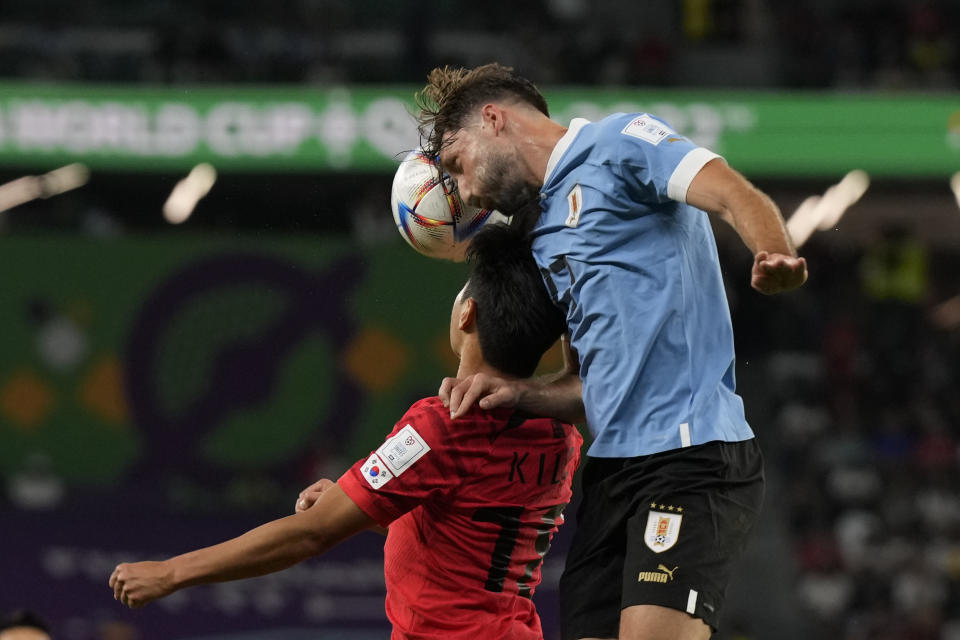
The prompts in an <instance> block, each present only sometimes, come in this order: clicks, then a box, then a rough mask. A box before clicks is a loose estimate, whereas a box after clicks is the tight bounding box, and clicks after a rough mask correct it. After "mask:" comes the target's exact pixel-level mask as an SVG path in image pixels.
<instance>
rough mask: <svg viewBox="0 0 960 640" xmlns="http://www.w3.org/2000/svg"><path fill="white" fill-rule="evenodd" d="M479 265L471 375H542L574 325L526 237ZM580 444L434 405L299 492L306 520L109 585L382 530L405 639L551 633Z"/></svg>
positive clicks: (463, 331)
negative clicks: (561, 541)
mask: <svg viewBox="0 0 960 640" xmlns="http://www.w3.org/2000/svg"><path fill="white" fill-rule="evenodd" d="M470 260H471V272H470V279H469V280H468V281H467V284H466V286H465V287H464V288H463V290H462V291H461V292H460V294H459V295H458V296H457V298H456V300H455V301H454V305H453V312H452V314H451V319H450V343H451V346H452V347H453V349H454V351H455V352H456V353H457V354H458V356H459V357H460V368H459V371H458V374H457V377H464V376H467V375H470V374H473V373H479V372H485V373H490V374H493V375H498V376H504V375H506V376H509V377H516V378H526V377H529V376H530V375H531V374H532V373H533V370H534V369H535V368H536V366H537V363H538V362H539V360H540V357H541V356H542V355H543V352H544V351H546V349H547V348H548V347H549V346H550V345H551V344H552V343H553V342H555V341H556V339H557V338H558V337H559V336H560V334H561V333H562V332H563V330H564V328H565V325H564V319H563V315H562V314H561V312H560V311H559V310H558V309H557V308H556V307H554V305H553V303H552V302H551V301H550V299H549V297H548V295H547V292H546V290H545V289H544V285H543V282H542V280H541V278H540V274H539V272H538V271H537V267H536V265H535V264H534V263H533V259H532V258H531V255H530V249H529V245H528V244H527V241H526V240H523V239H521V238H520V237H519V236H517V235H516V234H515V233H514V232H513V231H511V230H509V229H507V228H506V227H500V226H493V227H491V228H489V229H485V230H484V231H483V232H481V233H480V234H478V235H477V236H476V238H475V239H474V240H473V242H472V244H471V248H470ZM581 444H582V439H581V437H580V434H579V433H578V432H577V430H576V428H575V427H573V426H572V425H570V424H565V423H562V422H559V421H557V420H552V419H549V418H534V417H532V416H528V415H525V414H521V413H518V412H515V411H513V410H510V409H499V410H494V411H483V410H480V409H474V410H473V411H471V412H469V413H468V414H466V415H465V416H462V417H460V418H457V419H456V420H452V419H451V418H450V412H449V410H448V409H446V408H444V406H443V404H442V403H441V402H440V400H439V398H427V399H425V400H421V401H420V402H417V403H416V404H415V405H413V407H411V408H410V410H409V411H408V412H407V413H406V414H405V415H404V416H403V418H402V419H401V420H400V421H399V422H398V423H397V424H396V426H395V427H394V429H393V431H392V432H391V433H390V435H389V436H387V439H386V441H385V442H384V443H383V445H382V446H381V447H380V448H378V449H377V450H376V451H374V452H372V453H371V454H370V455H369V456H368V457H366V458H364V459H362V460H360V461H359V462H357V463H356V464H355V465H354V466H353V467H352V468H351V469H350V470H349V471H347V473H345V474H344V475H343V476H342V477H341V478H340V479H339V481H338V482H337V483H336V484H333V483H331V482H329V481H321V482H320V483H317V484H315V485H313V486H312V487H310V488H308V490H307V491H305V492H304V493H303V494H301V501H299V502H298V508H297V512H296V513H295V514H294V515H292V516H288V517H286V518H281V519H279V520H275V521H273V522H270V523H267V524H265V525H262V526H260V527H258V528H256V529H253V530H252V531H249V532H247V533H245V534H244V535H242V536H240V537H238V538H234V539H233V540H229V541H227V542H224V543H221V544H218V545H215V546H212V547H207V548H205V549H200V550H198V551H192V552H189V553H186V554H183V555H180V556H177V557H175V558H171V559H169V560H166V561H162V562H137V563H133V564H126V563H125V564H120V565H118V566H117V568H116V569H115V570H114V572H113V574H112V575H111V576H110V587H111V588H112V589H113V590H114V597H115V598H117V599H119V600H121V601H122V602H123V603H124V604H126V605H129V606H131V607H139V606H142V605H144V604H146V603H148V602H150V601H152V600H155V599H157V598H161V597H163V596H166V595H168V594H170V593H172V592H173V591H176V590H177V589H181V588H183V587H187V586H192V585H195V584H204V583H208V582H218V581H225V580H236V579H240V578H248V577H252V576H257V575H262V574H265V573H270V572H273V571H279V570H281V569H284V568H287V567H289V566H291V565H293V564H295V563H297V562H300V561H301V560H304V559H306V558H308V557H311V556H314V555H317V554H320V553H323V552H324V551H326V550H328V549H330V548H331V547H333V546H334V545H336V544H337V543H338V542H340V541H342V540H344V539H345V538H347V537H349V536H351V535H353V534H355V533H358V532H360V531H363V530H365V529H371V528H376V527H377V526H383V527H389V529H388V534H387V541H386V545H385V547H384V571H385V575H386V583H387V599H386V611H387V617H388V618H389V619H390V621H391V622H392V624H393V635H392V638H394V639H395V640H396V639H401V638H402V639H407V638H409V639H413V638H444V639H445V640H446V639H452V640H455V639H457V638H465V639H466V638H469V640H475V639H476V638H478V637H483V638H498V639H513V640H526V639H531V640H535V639H539V638H542V637H543V634H542V632H541V630H540V619H539V618H538V616H537V613H536V610H535V608H534V606H533V602H532V601H531V599H530V597H531V596H532V595H533V591H534V588H535V587H536V585H537V584H538V583H539V582H540V564H541V562H542V560H543V557H544V555H545V554H546V552H547V549H548V548H549V546H550V540H551V538H552V536H553V534H554V532H555V531H556V530H557V526H558V525H559V524H560V523H561V522H562V518H563V516H562V512H563V508H564V506H565V505H566V503H567V502H569V500H570V495H571V493H570V484H571V480H572V476H573V472H574V471H575V470H576V468H577V464H578V463H579V460H580V446H581ZM311 503H312V504H311Z"/></svg>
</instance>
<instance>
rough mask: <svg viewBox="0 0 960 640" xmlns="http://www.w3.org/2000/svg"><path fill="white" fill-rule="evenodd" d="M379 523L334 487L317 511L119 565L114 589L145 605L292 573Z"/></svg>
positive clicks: (133, 604) (128, 601) (122, 596)
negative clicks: (200, 588) (180, 593)
mask: <svg viewBox="0 0 960 640" xmlns="http://www.w3.org/2000/svg"><path fill="white" fill-rule="evenodd" d="M375 525H376V522H375V521H374V520H373V519H372V518H371V517H370V516H368V515H367V514H366V513H364V512H363V511H362V510H361V509H360V507H358V506H357V505H356V503H354V502H353V500H351V499H350V497H349V496H348V495H347V494H346V493H344V491H343V489H341V488H340V487H339V486H337V485H334V486H332V487H330V488H329V489H328V490H327V491H324V492H323V495H321V496H320V497H319V498H318V499H317V501H316V503H315V504H314V505H313V507H312V508H310V509H308V510H306V511H303V512H300V513H296V514H294V515H292V516H287V517H286V518H280V519H279V520H274V521H273V522H268V523H267V524H265V525H261V526H259V527H257V528H256V529H253V530H251V531H248V532H247V533H245V534H243V535H242V536H240V537H238V538H234V539H232V540H228V541H227V542H222V543H220V544H218V545H214V546H212V547H206V548H204V549H198V550H197V551H191V552H189V553H185V554H183V555H180V556H176V557H174V558H170V559H169V560H165V561H162V562H136V563H131V564H128V563H124V564H120V565H117V568H116V569H115V570H114V572H113V574H112V575H111V576H110V587H111V588H112V589H113V593H114V597H115V598H116V599H118V600H120V601H121V602H123V604H125V605H128V606H130V607H141V606H143V605H145V604H147V603H148V602H151V601H153V600H156V599H158V598H162V597H164V596H166V595H169V594H171V593H173V592H174V591H176V590H178V589H182V588H184V587H190V586H193V585H197V584H206V583H209V582H224V581H227V580H239V579H241V578H252V577H254V576H260V575H264V574H266V573H273V572H275V571H280V570H281V569H286V568H287V567H290V566H293V565H294V564H296V563H298V562H300V561H302V560H306V559H307V558H309V557H311V556H315V555H319V554H321V553H324V552H326V551H327V550H329V549H330V548H332V547H333V546H335V545H336V544H338V543H340V542H341V541H343V540H345V539H346V538H348V537H350V536H352V535H354V534H356V533H359V532H360V531H363V530H364V529H368V528H370V527H373V526H375Z"/></svg>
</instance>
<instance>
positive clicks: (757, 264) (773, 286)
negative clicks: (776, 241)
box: [750, 251, 807, 295]
mask: <svg viewBox="0 0 960 640" xmlns="http://www.w3.org/2000/svg"><path fill="white" fill-rule="evenodd" d="M806 281H807V261H806V260H804V259H803V258H794V257H793V256H788V255H784V254H782V253H767V252H766V251H761V252H760V253H758V254H757V255H756V257H755V258H754V260H753V273H752V274H751V279H750V286H752V287H753V288H754V289H756V290H757V291H759V292H760V293H763V294H766V295H772V294H774V293H781V292H783V291H790V290H792V289H796V288H797V287H799V286H800V285H802V284H803V283H804V282H806Z"/></svg>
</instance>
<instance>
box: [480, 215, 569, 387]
mask: <svg viewBox="0 0 960 640" xmlns="http://www.w3.org/2000/svg"><path fill="white" fill-rule="evenodd" d="M467 261H468V262H469V264H470V279H469V281H468V282H467V286H466V289H465V290H464V297H465V298H473V300H474V303H475V304H476V322H477V332H478V336H479V340H480V351H481V352H482V353H483V359H484V360H485V361H486V362H487V363H488V364H490V365H492V366H494V367H496V368H497V369H498V370H500V371H502V372H503V373H506V374H509V375H512V376H517V377H520V378H526V377H529V376H531V375H533V372H534V371H535V370H536V368H537V364H538V363H539V362H540V357H541V356H543V353H544V352H545V351H546V350H547V349H549V348H550V346H551V345H552V344H553V343H555V342H556V341H557V339H558V338H559V337H560V335H561V334H562V333H563V332H564V331H566V329H567V325H566V320H565V318H564V314H563V312H562V311H561V310H560V308H559V307H557V306H556V305H555V304H554V303H553V301H552V300H551V299H550V296H549V295H548V294H547V289H546V287H545V286H544V284H543V280H542V278H541V277H540V270H539V269H538V268H537V264H536V262H534V260H533V256H532V255H531V253H530V240H529V239H528V238H527V237H526V236H524V235H523V234H521V233H518V232H517V231H516V230H515V229H511V228H510V227H508V226H507V225H505V224H492V225H488V226H487V227H485V228H484V229H482V230H481V231H480V232H479V233H478V234H477V235H476V236H474V238H473V240H472V241H471V243H470V248H469V249H468V250H467Z"/></svg>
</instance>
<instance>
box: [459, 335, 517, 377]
mask: <svg viewBox="0 0 960 640" xmlns="http://www.w3.org/2000/svg"><path fill="white" fill-rule="evenodd" d="M475 373H486V374H488V375H491V376H495V377H497V378H505V377H509V376H507V375H506V374H505V373H503V372H502V371H500V370H499V369H497V368H496V367H494V366H492V365H490V364H488V363H487V361H486V360H484V359H483V354H482V353H481V351H480V345H479V343H478V342H477V341H476V340H472V339H467V340H465V341H464V344H463V348H462V349H461V350H460V366H459V367H458V368H457V378H458V379H460V380H463V379H464V378H466V377H468V376H472V375H474V374H475Z"/></svg>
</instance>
